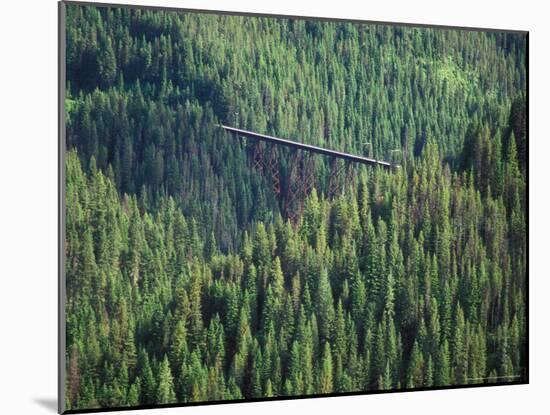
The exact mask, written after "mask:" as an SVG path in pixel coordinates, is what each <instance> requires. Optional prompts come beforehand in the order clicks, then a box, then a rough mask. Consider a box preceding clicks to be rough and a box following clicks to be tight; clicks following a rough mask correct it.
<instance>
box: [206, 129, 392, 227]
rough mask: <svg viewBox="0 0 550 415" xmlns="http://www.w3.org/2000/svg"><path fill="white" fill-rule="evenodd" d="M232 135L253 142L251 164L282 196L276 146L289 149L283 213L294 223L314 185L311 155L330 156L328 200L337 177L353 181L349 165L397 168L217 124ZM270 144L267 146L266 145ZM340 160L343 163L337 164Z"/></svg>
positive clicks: (334, 192) (336, 188)
mask: <svg viewBox="0 0 550 415" xmlns="http://www.w3.org/2000/svg"><path fill="white" fill-rule="evenodd" d="M217 126H218V127H220V128H222V129H224V130H225V131H227V132H229V133H231V134H232V135H234V136H241V137H247V138H252V139H254V140H255V142H254V153H253V165H254V168H255V169H256V170H257V171H258V172H260V173H261V174H262V175H265V176H267V175H269V176H271V181H272V183H273V191H274V193H275V194H277V195H278V194H280V193H281V180H280V172H279V157H278V151H277V147H278V146H284V147H288V148H290V149H291V150H293V151H292V159H291V160H290V165H289V174H288V178H287V180H286V181H287V183H286V184H287V192H286V194H285V196H286V197H285V201H284V206H283V211H284V213H285V214H286V215H287V217H288V218H289V219H290V220H291V221H292V222H296V219H297V218H298V217H300V216H301V214H302V212H303V208H304V200H305V198H306V196H307V195H309V193H310V192H311V189H312V188H313V186H314V184H315V177H314V173H315V159H314V157H312V155H314V154H320V155H323V156H328V157H331V160H330V167H331V172H330V177H329V184H328V197H329V198H332V197H333V196H334V195H335V194H336V192H337V190H338V187H339V182H340V176H341V175H342V174H343V172H344V171H345V172H346V174H345V182H346V183H349V182H350V181H351V180H353V177H354V175H353V172H352V166H353V165H354V164H357V163H358V164H364V165H368V166H374V167H377V166H378V167H381V168H384V169H390V168H393V167H396V166H394V165H392V164H391V163H388V162H387V161H382V160H376V159H372V158H368V157H364V156H357V155H354V154H348V153H343V152H341V151H335V150H330V149H328V148H323V147H317V146H313V145H310V144H303V143H300V142H298V141H294V140H289V139H286V138H279V137H273V136H270V135H266V134H259V133H255V132H253V131H247V130H242V129H240V128H235V127H229V126H227V125H217ZM266 144H269V145H266ZM339 160H343V163H339V162H338V161H339Z"/></svg>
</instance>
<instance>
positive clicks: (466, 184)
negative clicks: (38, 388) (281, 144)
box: [66, 5, 527, 409]
mask: <svg viewBox="0 0 550 415" xmlns="http://www.w3.org/2000/svg"><path fill="white" fill-rule="evenodd" d="M67 36H68V44H67V60H68V78H69V81H70V98H68V99H67V110H68V112H69V115H70V117H69V119H68V126H67V141H68V147H69V148H70V149H71V150H70V151H69V152H68V154H67V159H66V178H67V182H66V198H67V199H66V202H67V203H66V206H67V211H66V218H67V220H66V248H67V250H66V276H67V277H66V285H67V327H66V331H67V350H66V354H67V359H66V360H67V367H66V374H67V384H66V391H67V394H66V396H67V408H68V409H84V408H86V409H91V408H99V407H105V406H128V405H131V406H134V405H138V404H142V405H151V404H160V403H174V402H197V401H206V400H223V399H243V398H253V397H265V396H267V397H270V396H281V395H296V394H300V395H303V394H315V393H331V392H345V391H358V390H359V391H369V390H376V389H394V388H412V387H415V388H416V387H423V386H433V385H436V386H447V385H454V384H468V383H484V382H490V381H495V379H497V378H494V377H495V376H501V377H503V378H498V379H501V380H506V379H511V380H518V377H517V376H523V374H524V371H525V364H526V347H525V346H526V337H525V333H526V316H525V315H526V310H525V297H526V279H527V272H526V261H527V257H526V254H527V250H526V246H527V241H526V204H527V200H526V193H525V190H526V160H525V155H526V140H527V137H526V130H525V125H524V124H525V119H526V115H525V108H524V105H522V102H523V101H522V98H521V97H522V96H523V95H522V94H523V93H524V91H525V70H526V69H525V59H524V58H525V48H524V38H523V37H522V36H520V35H511V34H504V33H496V32H495V33H493V32H491V33H481V32H470V31H469V32H459V31H451V30H449V31H442V30H436V29H425V28H424V29H418V28H404V27H391V26H384V25H362V26H359V25H356V24H346V23H328V22H318V21H307V22H305V21H292V20H284V19H283V20H281V19H266V18H251V17H247V18H244V17H237V16H214V15H206V14H192V13H174V12H162V11H149V10H148V11H140V12H139V13H138V12H133V11H130V10H129V9H122V8H120V9H111V8H97V7H89V6H77V5H71V6H69V7H68V25H67ZM434 80H435V81H434ZM218 122H225V123H228V124H237V125H239V126H241V127H246V128H250V129H252V130H257V131H260V132H267V133H274V134H277V135H280V136H289V137H299V138H300V140H301V141H304V142H308V143H312V144H317V145H323V146H327V147H332V148H335V149H340V150H346V151H349V152H354V153H358V154H361V153H363V154H367V155H370V156H376V157H380V158H388V159H389V158H390V154H394V153H392V152H391V151H390V150H400V154H401V156H400V157H401V158H400V164H402V166H403V167H402V169H400V170H398V171H395V172H394V171H384V170H381V169H371V170H367V169H366V168H359V169H358V171H357V173H356V174H357V177H356V179H357V181H356V183H357V186H349V185H348V186H346V187H344V190H343V191H342V192H341V194H339V195H337V196H336V197H334V198H329V197H328V195H327V193H328V192H327V190H328V188H327V183H328V175H329V174H330V170H329V168H328V163H326V162H325V161H324V160H322V159H320V160H319V162H318V163H317V164H316V168H315V171H314V172H313V173H315V174H314V175H315V177H316V181H315V188H314V189H313V190H312V192H311V194H310V195H309V196H308V197H307V198H306V199H305V201H304V213H303V216H302V217H300V218H298V221H297V223H290V221H288V220H285V219H284V218H283V216H282V215H281V212H280V206H282V205H283V204H282V201H284V200H285V198H286V197H287V195H286V193H285V192H286V191H285V189H284V188H283V191H282V193H281V195H279V197H277V196H276V195H275V194H274V193H273V191H272V186H271V184H270V183H269V181H268V180H267V179H266V178H264V177H262V176H261V175H259V174H258V172H257V171H256V170H254V169H252V168H251V166H250V163H249V162H248V161H247V160H248V157H249V153H250V152H251V150H250V149H249V148H248V147H249V146H247V145H244V144H242V143H237V142H235V141H233V138H231V137H229V136H226V135H225V134H224V133H223V132H221V131H219V129H216V128H215V127H214V124H216V123H218ZM366 138H367V141H368V142H370V143H371V144H370V146H368V147H365V146H364V142H365V139H366ZM397 153H399V152H397ZM279 159H280V170H281V182H282V183H285V181H286V180H288V176H287V175H288V165H289V160H290V157H289V154H288V153H287V152H286V151H281V152H280V154H279ZM283 187H284V186H283ZM491 376H493V378H491Z"/></svg>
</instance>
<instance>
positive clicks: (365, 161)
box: [218, 125, 392, 168]
mask: <svg viewBox="0 0 550 415" xmlns="http://www.w3.org/2000/svg"><path fill="white" fill-rule="evenodd" d="M218 127H220V128H223V129H224V130H225V131H228V132H230V133H232V134H235V135H241V136H244V137H249V138H254V139H257V140H262V141H265V142H268V143H274V144H280V145H283V146H287V147H290V148H294V149H298V150H304V151H311V152H313V153H318V154H322V155H324V156H331V157H337V158H341V159H344V160H347V161H352V162H356V163H362V164H369V165H374V166H381V167H384V168H390V167H391V166H392V165H391V164H390V163H388V162H387V161H382V160H376V159H371V158H368V157H363V156H356V155H353V154H348V153H342V152H340V151H335V150H329V149H328V148H323V147H317V146H312V145H310V144H302V143H299V142H297V141H292V140H287V139H284V138H278V137H273V136H270V135H265V134H258V133H255V132H252V131H247V130H241V129H240V128H235V127H229V126H227V125H218Z"/></svg>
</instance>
